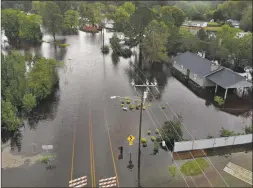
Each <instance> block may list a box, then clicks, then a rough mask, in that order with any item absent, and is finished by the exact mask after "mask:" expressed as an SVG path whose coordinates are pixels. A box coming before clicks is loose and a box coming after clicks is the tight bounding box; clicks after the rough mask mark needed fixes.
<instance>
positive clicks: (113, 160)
mask: <svg viewBox="0 0 253 188" xmlns="http://www.w3.org/2000/svg"><path fill="white" fill-rule="evenodd" d="M105 116H106V115H105V110H104V118H105ZM105 124H106V128H107V133H108V138H109V144H110V149H111V154H112V162H113V167H114V172H115V175H116V179H117V183H118V187H119V176H118V173H117V167H116V163H115V159H114V155H113V150H112V142H111V136H110V132H109V127H108V123H107V120H106V118H105Z"/></svg>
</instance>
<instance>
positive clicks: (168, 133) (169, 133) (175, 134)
mask: <svg viewBox="0 0 253 188" xmlns="http://www.w3.org/2000/svg"><path fill="white" fill-rule="evenodd" d="M181 127H182V125H181V122H180V121H179V120H177V119H174V120H172V121H166V122H165V123H164V125H163V127H162V129H163V130H162V131H160V133H161V136H162V139H163V140H164V141H165V142H166V145H167V146H171V144H173V143H174V142H178V141H180V140H181V139H182V135H183V132H182V129H181Z"/></svg>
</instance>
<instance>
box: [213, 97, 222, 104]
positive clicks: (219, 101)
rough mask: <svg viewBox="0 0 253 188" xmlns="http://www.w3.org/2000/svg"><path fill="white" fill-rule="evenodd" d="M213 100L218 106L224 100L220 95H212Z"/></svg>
mask: <svg viewBox="0 0 253 188" xmlns="http://www.w3.org/2000/svg"><path fill="white" fill-rule="evenodd" d="M214 101H215V102H216V103H217V104H218V105H219V106H221V105H223V104H224V100H223V98H221V97H220V96H215V97H214Z"/></svg>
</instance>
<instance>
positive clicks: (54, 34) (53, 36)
mask: <svg viewBox="0 0 253 188" xmlns="http://www.w3.org/2000/svg"><path fill="white" fill-rule="evenodd" d="M53 37H54V42H55V32H53Z"/></svg>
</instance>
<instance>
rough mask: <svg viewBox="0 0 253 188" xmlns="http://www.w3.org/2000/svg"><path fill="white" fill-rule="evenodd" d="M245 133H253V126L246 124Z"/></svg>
mask: <svg viewBox="0 0 253 188" xmlns="http://www.w3.org/2000/svg"><path fill="white" fill-rule="evenodd" d="M244 131H245V134H252V133H253V127H252V125H251V126H250V125H249V126H245V128H244Z"/></svg>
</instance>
